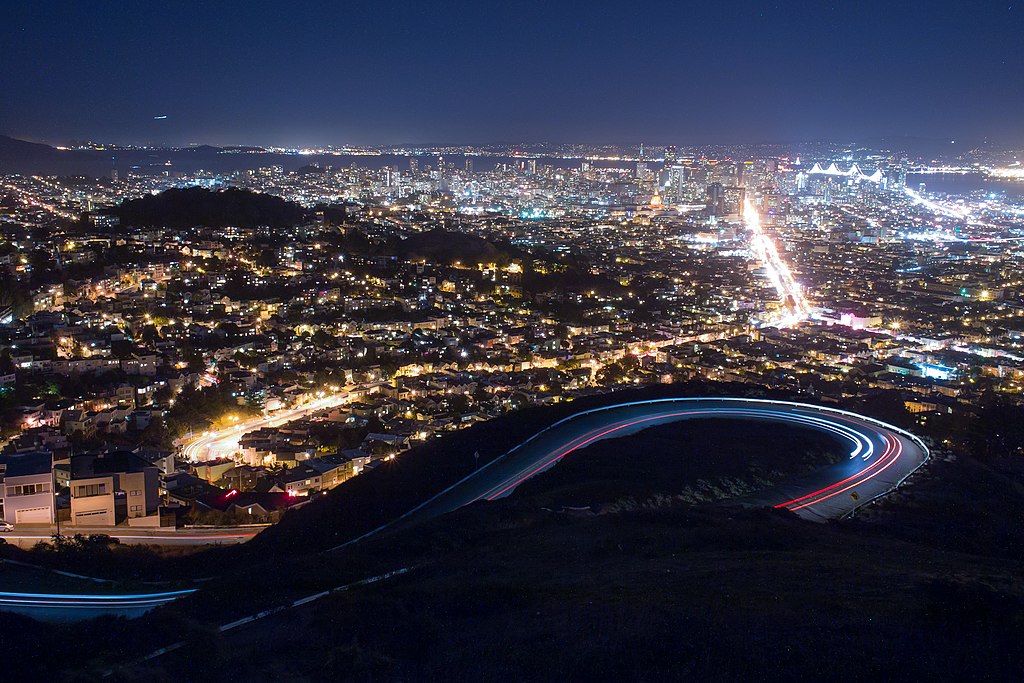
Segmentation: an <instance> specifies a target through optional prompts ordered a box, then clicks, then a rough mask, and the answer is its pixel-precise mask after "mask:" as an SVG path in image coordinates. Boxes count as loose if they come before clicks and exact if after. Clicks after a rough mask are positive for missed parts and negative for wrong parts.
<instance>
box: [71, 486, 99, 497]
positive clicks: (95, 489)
mask: <svg viewBox="0 0 1024 683" xmlns="http://www.w3.org/2000/svg"><path fill="white" fill-rule="evenodd" d="M106 493H107V485H106V483H102V484H83V485H81V486H76V487H75V498H88V497H89V496H104V495H106Z"/></svg>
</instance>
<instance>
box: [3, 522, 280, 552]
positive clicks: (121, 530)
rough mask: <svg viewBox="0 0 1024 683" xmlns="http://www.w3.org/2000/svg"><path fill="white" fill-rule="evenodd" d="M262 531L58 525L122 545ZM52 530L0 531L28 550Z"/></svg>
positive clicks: (218, 541) (207, 541) (227, 539)
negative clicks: (106, 538)
mask: <svg viewBox="0 0 1024 683" xmlns="http://www.w3.org/2000/svg"><path fill="white" fill-rule="evenodd" d="M261 531H263V527H262V526H256V527H237V528H227V527H223V528H221V527H218V528H216V529H184V530H174V529H147V528H125V527H114V528H112V527H97V528H79V527H69V526H62V527H61V533H62V534H64V535H65V536H73V535H74V534H84V535H89V534H106V535H108V536H113V537H115V538H117V539H118V540H119V541H121V543H124V544H125V545H224V544H234V543H244V542H245V541H248V540H249V539H250V538H252V537H253V536H255V535H256V534H258V533H259V532H261ZM55 532H56V528H55V527H45V526H44V527H38V526H31V527H30V526H24V525H19V526H17V527H15V529H14V531H11V532H8V533H3V534H0V539H3V540H5V541H7V542H8V543H10V544H11V545H16V546H18V547H20V548H25V549H26V550H27V549H29V548H31V547H32V546H34V545H35V544H36V543H39V542H40V541H49V540H50V538H51V537H52V536H53V534H54V533H55Z"/></svg>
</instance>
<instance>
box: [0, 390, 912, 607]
mask: <svg viewBox="0 0 1024 683" xmlns="http://www.w3.org/2000/svg"><path fill="white" fill-rule="evenodd" d="M701 418H732V419H749V420H766V421H771V422H780V423H786V424H793V425H797V426H801V427H806V428H809V429H814V430H818V431H821V432H825V433H827V434H831V435H833V436H834V437H836V438H837V439H839V440H841V441H842V442H844V443H846V444H847V445H848V447H849V453H848V455H849V457H847V458H845V459H843V460H842V461H841V462H839V463H837V464H835V465H832V466H829V467H825V468H823V469H821V470H818V471H816V472H813V473H811V474H809V475H807V476H804V477H797V478H795V479H793V480H791V481H788V482H786V483H784V484H782V485H780V486H777V487H774V488H772V489H769V490H766V491H762V492H760V493H758V494H756V495H754V496H749V497H746V498H742V499H738V500H737V501H736V502H737V503H739V504H743V505H747V506H751V507H765V506H773V507H776V508H785V509H787V510H790V511H792V512H793V513H795V514H797V515H799V516H801V517H804V518H806V519H810V520H816V521H825V520H829V519H838V518H841V517H844V516H846V515H849V514H850V513H852V512H854V511H855V510H856V509H857V508H859V507H861V506H862V505H865V504H866V503H868V502H870V501H872V500H874V499H876V498H878V497H879V496H883V495H885V494H886V493H888V492H890V491H892V490H893V489H895V488H896V487H897V486H899V484H900V483H901V482H903V480H904V479H906V478H907V477H908V476H910V475H911V474H912V473H913V472H914V471H915V470H916V469H917V468H918V467H920V466H921V465H922V464H923V463H924V462H925V461H926V460H927V459H928V448H927V447H926V446H925V445H924V443H922V442H921V440H920V439H918V438H917V437H916V436H914V435H913V434H910V433H909V432H906V431H904V430H902V429H900V428H898V427H894V426H892V425H889V424H886V423H884V422H880V421H878V420H874V419H872V418H869V417H865V416H863V415H858V414H856V413H851V412H849V411H845V410H840V409H836V408H826V407H821V406H814V405H810V404H804V403H791V402H784V401H771V400H764V399H746V398H670V399H659V400H650V401H635V402H630V403H620V404H616V405H611V406H606V407H603V408H596V409H593V410H587V411H583V412H580V413H576V414H575V415H572V416H570V417H567V418H565V419H563V420H560V421H558V422H556V423H554V424H553V425H551V426H549V427H547V428H546V429H544V430H542V431H540V432H538V433H537V434H535V435H534V436H532V437H531V438H529V439H527V440H526V441H524V442H523V443H521V444H520V445H518V446H516V447H515V448H513V449H512V450H510V451H508V452H507V453H505V454H503V455H501V456H499V457H498V458H496V459H494V460H492V461H491V462H489V463H487V464H486V465H484V466H483V467H481V468H480V469H478V470H476V471H475V472H473V473H472V474H470V475H469V476H467V477H465V478H463V479H462V480H460V481H458V482H456V483H455V484H453V485H452V486H450V487H448V488H447V489H445V490H444V491H442V492H441V493H438V494H437V495H435V496H434V497H432V498H431V499H429V500H427V501H425V502H424V503H422V504H420V505H418V506H417V507H415V508H414V509H412V510H410V511H409V512H407V513H406V514H404V515H402V516H401V517H399V518H397V519H395V520H393V521H391V522H389V523H387V524H384V525H382V526H380V527H378V528H376V529H374V530H373V531H370V532H369V533H367V534H364V535H363V536H360V537H359V538H356V539H353V540H351V541H348V542H347V543H344V544H342V545H339V546H336V547H335V548H332V549H330V550H329V551H327V552H330V551H331V550H337V549H339V548H343V547H345V546H347V545H350V544H352V543H356V542H358V541H360V540H362V539H364V538H367V537H369V536H372V535H375V534H378V533H380V532H382V531H385V530H394V529H399V528H406V527H409V526H412V525H415V524H418V523H420V522H423V521H426V520H429V519H433V518H436V517H439V516H441V515H444V514H446V513H448V512H452V511H454V510H457V509H459V508H461V507H463V506H465V505H469V504H472V503H475V502H478V501H482V500H497V499H500V498H503V497H505V496H508V495H509V494H510V493H512V492H513V491H514V490H515V489H516V487H517V486H519V485H520V484H522V483H523V482H524V481H526V480H527V479H529V478H531V477H533V476H536V475H537V474H539V473H540V472H543V471H544V470H546V469H548V468H549V467H552V466H553V465H555V464H556V463H557V462H558V461H559V460H561V459H562V458H564V457H565V456H566V455H568V454H569V453H572V452H573V451H576V450H579V449H581V448H585V447H586V446H588V445H590V444H592V443H594V442H595V441H599V440H602V439H611V438H616V437H621V436H626V435H628V434H633V433H636V432H639V431H641V430H643V429H647V428H648V427H653V426H655V425H660V424H667V423H670V422H676V421H679V420H689V419H701ZM770 448H771V444H765V449H766V450H767V449H770ZM628 464H629V453H628V452H623V466H626V467H628ZM185 594H186V593H184V592H175V593H165V594H152V595H146V596H138V595H125V596H113V595H105V596H95V595H92V596H90V595H81V596H72V595H60V596H56V595H55V596H49V597H46V596H41V595H39V594H25V595H19V594H10V593H9V594H2V595H0V609H10V608H11V606H12V603H15V602H18V603H20V604H19V605H18V608H17V609H18V611H21V612H22V613H27V614H31V615H32V616H36V617H37V618H44V619H45V618H48V616H50V614H49V612H50V611H51V610H54V611H53V615H54V616H57V615H60V618H63V619H66V618H68V616H67V615H68V614H69V612H74V611H75V610H76V608H75V607H73V605H74V604H75V603H76V601H78V602H79V604H80V607H79V608H78V609H80V613H81V614H82V615H86V614H90V613H91V614H95V613H96V612H100V611H102V612H103V613H112V612H113V613H122V614H126V615H128V614H131V615H136V614H138V613H140V610H141V611H145V610H146V609H151V608H152V607H155V606H157V605H158V604H163V602H166V601H169V600H173V599H176V598H178V597H181V596H182V595H185ZM140 598H141V601H140ZM119 600H123V601H124V602H123V611H119V609H118V606H117V603H118V601H119ZM97 608H99V609H97Z"/></svg>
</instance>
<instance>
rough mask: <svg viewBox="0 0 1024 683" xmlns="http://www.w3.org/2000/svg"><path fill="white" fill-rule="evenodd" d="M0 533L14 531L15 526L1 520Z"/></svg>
mask: <svg viewBox="0 0 1024 683" xmlns="http://www.w3.org/2000/svg"><path fill="white" fill-rule="evenodd" d="M0 531H4V532H7V531H14V525H13V524H11V523H10V522H6V521H4V520H2V519H0Z"/></svg>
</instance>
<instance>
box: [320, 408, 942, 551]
mask: <svg viewBox="0 0 1024 683" xmlns="http://www.w3.org/2000/svg"><path fill="white" fill-rule="evenodd" d="M694 418H741V419H750V420H768V421H773V422H783V423H789V424H796V425H799V426H803V427H807V428H810V429H815V430H818V431H822V432H826V433H829V434H832V435H834V436H835V437H837V438H839V439H841V440H842V441H844V442H846V443H847V444H849V447H850V451H849V458H847V459H846V460H844V461H843V462H840V463H838V464H836V465H832V466H830V467H826V468H823V469H821V470H819V471H817V472H814V473H812V474H810V475H807V476H804V477H799V478H796V479H794V480H792V481H789V482H786V483H785V484H783V485H780V486H778V487H775V488H773V489H770V490H768V491H764V492H761V493H759V494H757V495H756V496H752V497H748V498H744V499H740V500H738V501H737V502H741V503H743V504H745V505H750V506H767V505H771V506H774V507H777V508H786V509H788V510H791V511H793V512H794V513H796V514H798V515H800V516H801V517H804V518H807V519H815V520H827V519H836V518H839V517H843V516H845V515H848V514H850V513H851V512H853V511H854V510H856V509H857V508H858V507H860V506H861V505H864V504H865V503H867V502H869V501H871V500H873V499H875V498H877V497H879V496H881V495H884V494H886V493H888V492H889V491H891V490H893V489H894V488H896V486H898V485H899V484H900V482H902V481H903V480H904V479H905V478H906V477H907V476H909V475H910V474H911V473H912V472H914V470H916V469H917V468H918V467H920V466H921V464H923V463H924V462H925V460H927V458H928V448H927V447H926V446H925V445H924V444H923V443H922V442H921V440H920V439H918V438H917V437H916V436H914V435H913V434H910V433H909V432H906V431H904V430H902V429H900V428H898V427H894V426H892V425H889V424H886V423H884V422H880V421H878V420H874V419H872V418H869V417H865V416H863V415H858V414H856V413H851V412H848V411H845V410H840V409H836V408H825V407H821V406H814V405H810V404H804V403H791V402H785V401H771V400H765V399H744V398H672V399H659V400H652V401H636V402H631V403H620V404H617V405H612V406H607V407H604V408H597V409H594V410H588V411H584V412H582V413H577V414H575V415H572V416H570V417H568V418H565V419H563V420H560V421H559V422H556V423H555V424H553V425H551V426H550V427H548V428H546V429H544V430H542V431H541V432H539V433H537V434H535V435H534V436H533V437H531V438H530V439H528V440H527V441H525V442H523V443H522V444H520V445H519V446H517V447H516V448H514V449H512V450H511V451H509V452H508V453H506V454H504V455H502V456H500V457H498V458H497V459H495V460H493V461H491V462H490V463H488V464H487V465H485V466H484V467H481V468H480V469H479V470H477V471H476V472H474V473H473V474H471V475H469V476H468V477H466V478H464V479H462V480H461V481H459V482H458V483H456V484H454V485H452V486H450V487H449V488H448V489H446V490H445V491H442V492H441V493H439V494H437V495H436V496H434V497H433V498H431V499H430V500H428V501H426V502H425V503H423V504H421V505H419V506H418V507H416V508H414V509H413V510H410V511H409V512H408V513H406V514H405V515H403V516H402V517H400V518H398V519H397V520H395V521H393V522H391V523H389V524H386V525H384V526H381V527H379V528H377V529H375V530H373V531H371V532H370V533H368V534H365V535H364V536H362V537H360V538H358V539H355V540H361V539H362V538H366V537H367V536H370V535H373V534H375V533H378V532H380V531H382V530H384V529H392V528H398V527H406V526H409V525H412V524H416V523H418V522H421V521H424V520H427V519H431V518H433V517H437V516H439V515H443V514H445V513H447V512H451V511H453V510H457V509H458V508H460V507H462V506H464V505H469V504H470V503H474V502H476V501H479V500H496V499H498V498H503V497H505V496H507V495H509V494H510V493H512V491H514V490H515V488H516V487H517V486H519V484H521V483H523V482H524V481H526V480H527V479H529V478H530V477H533V476H535V475H537V474H539V473H540V472H543V471H544V470H546V469H548V468H549V467H551V466H553V465H554V464H555V463H557V462H558V461H559V460H560V459H562V458H563V457H565V456H566V455H568V454H569V453H572V452H573V451H575V450H578V449H580V448H585V447H586V446H588V445H590V444H592V443H594V442H595V441H599V440H601V439H609V438H615V437H620V436H625V435H627V434H632V433H635V432H638V431H641V430H643V429H646V428H647V427H653V426H654V425H659V424H666V423H669V422H676V421H678V420H686V419H694ZM766 447H770V445H766ZM628 463H629V453H623V465H624V466H628ZM352 542H354V541H350V542H349V543H352ZM344 545H348V543H346V544H344ZM338 547H343V546H338Z"/></svg>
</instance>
